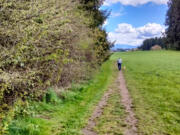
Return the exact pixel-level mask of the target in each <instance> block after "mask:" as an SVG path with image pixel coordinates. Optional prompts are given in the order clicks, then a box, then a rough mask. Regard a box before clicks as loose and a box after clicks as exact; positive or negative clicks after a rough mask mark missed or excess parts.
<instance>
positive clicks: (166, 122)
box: [112, 51, 180, 135]
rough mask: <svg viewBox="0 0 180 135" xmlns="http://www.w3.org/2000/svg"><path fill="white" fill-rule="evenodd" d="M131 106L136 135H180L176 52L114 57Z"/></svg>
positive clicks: (179, 63) (179, 72)
mask: <svg viewBox="0 0 180 135" xmlns="http://www.w3.org/2000/svg"><path fill="white" fill-rule="evenodd" d="M119 57H121V58H122V59H123V61H124V64H123V66H125V67H126V69H125V71H124V73H125V77H126V80H127V85H128V88H129V90H130V93H131V95H132V98H133V102H134V105H135V109H134V111H135V113H136V115H137V118H138V128H139V132H140V133H142V134H145V135H180V52H175V51H149V52H127V53H116V54H115V55H113V57H112V59H117V58H119Z"/></svg>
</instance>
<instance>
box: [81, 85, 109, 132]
mask: <svg viewBox="0 0 180 135" xmlns="http://www.w3.org/2000/svg"><path fill="white" fill-rule="evenodd" d="M111 94H112V89H110V90H109V91H108V92H106V93H105V94H104V96H103V97H102V99H101V101H100V102H99V104H98V105H97V107H96V109H95V110H94V112H93V114H92V116H91V118H90V119H89V122H88V124H87V126H86V127H85V128H84V129H83V130H82V133H83V134H84V135H97V133H96V132H95V131H93V128H94V127H95V126H96V122H95V119H97V118H99V117H100V116H101V115H102V113H103V110H104V107H105V106H106V105H107V101H108V98H109V96H110V95H111Z"/></svg>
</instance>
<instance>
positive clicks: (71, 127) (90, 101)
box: [8, 59, 117, 135]
mask: <svg viewBox="0 0 180 135" xmlns="http://www.w3.org/2000/svg"><path fill="white" fill-rule="evenodd" d="M113 65H114V60H113V59H110V60H108V61H107V62H105V63H104V64H103V65H102V67H101V69H100V71H99V72H98V73H97V74H96V75H95V77H94V78H93V79H92V80H91V81H89V83H87V84H83V85H79V86H76V85H75V86H74V87H73V88H72V89H71V90H69V91H64V92H62V93H61V97H62V98H59V97H57V96H56V95H55V94H54V93H53V92H52V90H50V91H49V93H48V95H47V96H46V98H45V99H44V100H45V101H48V103H47V102H33V103H31V105H30V106H31V107H30V108H31V109H30V111H31V112H33V115H25V116H21V115H17V116H16V118H15V119H14V120H13V121H12V123H11V124H10V125H9V130H8V131H9V134H10V135H79V134H81V129H82V128H83V127H84V126H85V125H86V123H87V121H88V118H89V116H90V115H91V113H92V111H93V109H94V107H95V105H96V104H97V103H98V101H99V100H100V99H101V97H102V95H103V94H104V92H105V91H106V90H107V89H108V87H109V85H110V84H111V83H112V82H113V81H114V79H116V76H117V74H116V72H117V70H116V69H115V67H114V66H113Z"/></svg>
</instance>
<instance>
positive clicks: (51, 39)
mask: <svg viewBox="0 0 180 135" xmlns="http://www.w3.org/2000/svg"><path fill="white" fill-rule="evenodd" d="M94 4H95V5H96V3H94ZM97 4H98V6H97V7H99V6H100V5H99V4H100V3H97ZM85 5H86V6H85ZM95 5H93V6H95ZM87 6H88V4H87V3H86V4H84V2H82V1H74V0H11V1H9V0H2V1H1V2H0V20H1V22H0V121H1V120H2V119H3V117H4V116H5V115H4V111H7V110H9V106H10V105H12V104H13V103H14V101H15V100H16V99H18V98H22V99H23V100H25V99H27V98H35V99H39V98H40V97H41V96H42V95H43V93H45V92H46V89H47V88H48V87H49V86H54V85H57V86H60V87H64V86H68V85H70V84H71V83H72V82H79V81H81V80H85V79H88V78H89V76H90V75H91V73H92V71H93V70H94V69H95V68H96V67H97V66H98V65H99V64H101V63H102V62H103V61H104V60H105V59H106V58H107V57H108V55H109V53H108V51H109V47H110V43H108V41H107V39H106V37H107V34H106V32H105V31H104V30H102V28H101V26H102V24H103V22H104V20H105V18H106V17H107V16H106V15H107V14H106V12H104V11H102V12H101V11H99V9H98V8H95V9H94V8H87ZM91 6H92V5H91V4H89V7H91ZM97 14H98V16H97V17H96V15H97ZM95 22H96V23H95ZM97 22H98V23H97ZM0 126H1V127H2V125H0Z"/></svg>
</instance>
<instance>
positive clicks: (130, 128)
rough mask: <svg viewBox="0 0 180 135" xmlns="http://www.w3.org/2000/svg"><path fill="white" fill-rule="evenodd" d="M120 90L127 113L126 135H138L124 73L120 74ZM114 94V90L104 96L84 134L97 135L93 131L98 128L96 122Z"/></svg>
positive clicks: (83, 131) (118, 80)
mask: <svg viewBox="0 0 180 135" xmlns="http://www.w3.org/2000/svg"><path fill="white" fill-rule="evenodd" d="M117 82H118V84H120V85H119V86H118V89H119V91H120V95H121V104H122V105H123V106H124V108H125V112H126V113H127V115H126V118H125V123H126V125H127V127H125V131H124V135H138V134H137V127H136V125H137V119H136V118H135V115H134V112H133V109H132V100H131V97H130V94H129V91H128V89H127V86H126V81H125V79H124V76H123V73H122V71H121V72H119V75H118V79H117ZM112 93H113V90H112V89H110V90H109V91H108V92H106V93H105V94H104V96H103V97H102V99H101V101H100V102H99V104H98V105H97V107H96V109H95V110H94V112H93V114H92V116H91V118H90V119H89V122H88V124H87V126H86V127H85V128H84V129H83V130H82V133H83V134H84V135H97V133H96V132H95V131H93V129H94V127H95V126H96V122H95V120H96V119H97V118H99V117H100V116H101V115H102V113H103V111H104V107H105V106H106V105H107V101H108V98H109V96H110V95H111V94H112Z"/></svg>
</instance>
